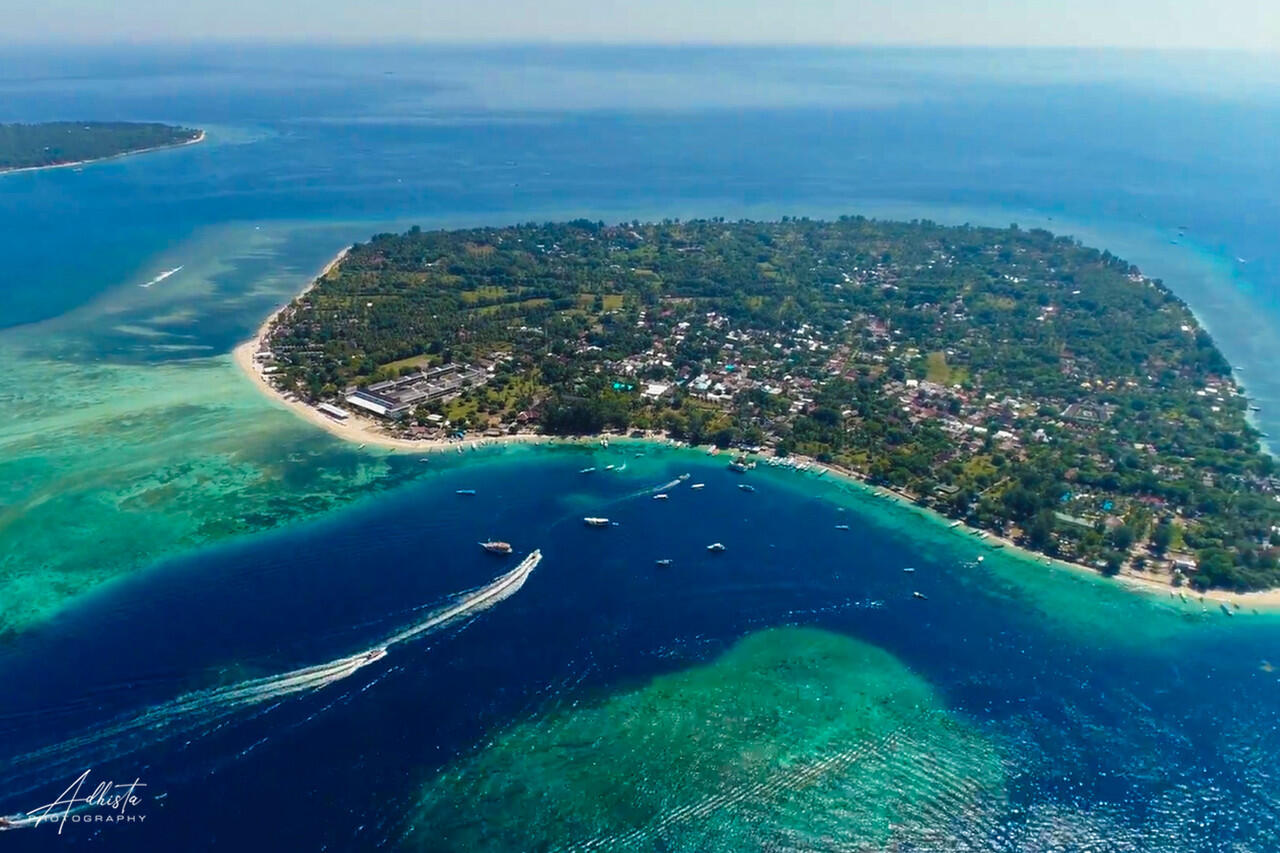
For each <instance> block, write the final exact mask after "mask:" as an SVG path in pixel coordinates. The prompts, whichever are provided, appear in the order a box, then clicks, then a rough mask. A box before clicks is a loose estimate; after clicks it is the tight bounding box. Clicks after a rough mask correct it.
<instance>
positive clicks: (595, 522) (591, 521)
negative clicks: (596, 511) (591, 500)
mask: <svg viewBox="0 0 1280 853" xmlns="http://www.w3.org/2000/svg"><path fill="white" fill-rule="evenodd" d="M582 523H583V524H585V525H587V527H608V526H609V519H607V518H597V517H595V516H593V515H588V516H587V517H585V518H584V519H582Z"/></svg>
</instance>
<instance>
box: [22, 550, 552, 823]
mask: <svg viewBox="0 0 1280 853" xmlns="http://www.w3.org/2000/svg"><path fill="white" fill-rule="evenodd" d="M541 561H542V552H541V551H537V550H535V551H533V552H532V553H531V554H529V556H527V557H525V558H524V560H522V561H521V562H520V564H519V565H518V566H516V567H515V568H513V569H512V570H511V571H509V572H507V573H506V574H504V575H501V576H500V577H498V578H495V579H494V580H493V581H491V582H490V583H488V584H486V585H485V586H482V587H480V588H478V589H475V590H472V591H470V592H466V593H463V594H461V595H459V596H457V597H456V598H455V599H454V601H453V603H452V604H449V605H447V606H445V607H443V608H440V609H438V610H436V611H434V612H432V613H431V614H430V615H429V616H427V618H425V619H423V620H421V621H419V622H416V623H414V624H412V625H410V626H408V627H407V628H403V629H401V630H400V631H397V632H396V633H394V634H392V635H390V636H388V637H386V638H385V639H383V640H381V641H380V642H378V643H376V644H375V645H373V646H371V647H369V648H367V649H364V650H363V651H359V652H356V653H355V654H350V655H346V656H345V657H341V658H337V659H336V660H331V661H328V662H326V663H321V664H315V665H313V666H306V667H302V668H301V669H294V670H290V671H288V672H282V673H279V674H276V675H269V676H263V677H260V678H251V679H247V680H245V681H241V682H238V683H236V684H231V685H227V686H223V687H213V688H206V689H203V690H196V691H193V692H191V693H185V694H183V695H181V696H178V697H176V698H174V699H171V700H169V701H167V702H162V703H160V704H158V705H153V706H151V707H150V708H147V709H145V710H143V711H141V712H135V713H132V714H130V715H126V716H123V717H118V718H116V719H115V720H113V721H110V722H108V723H106V724H104V725H101V726H94V727H92V728H91V729H88V730H86V731H83V732H81V733H80V734H77V735H75V736H73V737H71V738H68V739H66V740H63V741H60V742H59V743H56V744H53V745H50V746H47V747H43V748H41V749H37V750H34V751H32V752H28V753H26V754H24V755H19V756H16V757H14V758H12V759H9V760H8V762H7V767H6V768H5V772H3V773H2V774H0V781H2V782H3V786H4V792H5V794H14V793H20V792H22V791H24V790H30V789H31V788H32V787H35V786H36V785H40V784H45V783H46V782H47V781H48V780H49V779H50V778H59V777H58V776H57V773H58V771H59V769H60V768H62V767H63V766H64V765H74V766H76V767H80V768H83V767H89V766H93V765H94V764H95V763H101V762H104V761H108V760H111V759H114V758H117V757H119V756H122V755H126V754H128V753H130V752H133V751H135V750H137V749H140V748H142V747H144V746H149V745H152V744H154V743H157V742H159V741H161V740H172V739H175V738H178V737H186V738H187V742H188V743H189V742H190V741H191V740H193V739H195V738H197V737H199V736H200V735H201V734H203V733H208V732H210V731H213V730H215V729H217V728H220V727H221V726H222V725H223V724H224V723H225V721H226V720H227V718H229V717H231V716H232V715H234V714H236V713H238V712H242V711H244V710H246V709H250V708H254V707H257V706H263V705H266V704H267V703H272V702H279V701H280V700H282V699H285V698H287V697H289V696H294V695H297V694H301V693H313V692H315V691H318V690H321V689H323V688H325V687H328V686H330V685H332V684H335V683H337V682H339V681H342V680H344V679H347V678H350V677H351V676H353V675H355V674H356V673H357V672H359V671H360V670H362V669H364V668H365V667H367V666H370V665H372V664H374V663H377V662H378V661H380V660H382V659H383V658H385V657H386V656H387V654H388V651H389V650H390V649H391V648H392V647H394V646H397V645H400V644H402V643H406V642H408V641H410V640H413V639H415V638H417V637H420V636H423V635H425V634H429V633H431V632H433V631H436V630H439V629H441V628H443V627H445V626H447V625H449V624H451V623H453V622H456V621H458V620H459V619H462V618H463V617H467V616H472V615H474V614H476V613H478V612H479V611H481V610H484V609H486V608H489V607H492V606H493V605H495V604H497V603H498V602H500V601H502V600H504V599H506V598H509V597H510V596H512V595H514V594H515V593H516V592H517V591H519V590H520V588H521V587H522V586H524V583H525V581H526V580H528V578H529V575H530V574H531V573H532V572H533V570H534V569H535V568H537V566H538V564H539V563H540V562H541ZM264 710H265V709H264ZM23 817H24V816H23V815H10V816H8V818H7V819H8V820H9V822H10V825H11V826H14V827H17V826H22V825H24V824H23V823H22V819H23Z"/></svg>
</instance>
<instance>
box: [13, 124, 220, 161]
mask: <svg viewBox="0 0 1280 853" xmlns="http://www.w3.org/2000/svg"><path fill="white" fill-rule="evenodd" d="M203 139H204V131H202V130H197V129H195V128H190V127H175V126H173V125H168V124H155V123H142V122H125V121H112V122H80V121H57V122H44V123H40V124H0V172H11V171H17V170H21V169H48V168H53V167H55V166H72V165H78V164H81V163H90V162H93V161H95V160H106V159H108V158H111V157H119V156H122V155H125V154H138V153H140V152H143V151H152V150H155V149H157V148H171V147H173V146H175V145H189V144H191V143H193V142H200V141H202V140H203Z"/></svg>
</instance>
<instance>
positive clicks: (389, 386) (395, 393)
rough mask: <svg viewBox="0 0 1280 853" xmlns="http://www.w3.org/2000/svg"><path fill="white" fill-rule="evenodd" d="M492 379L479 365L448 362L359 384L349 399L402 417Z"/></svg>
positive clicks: (367, 408)
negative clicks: (366, 383) (426, 404)
mask: <svg viewBox="0 0 1280 853" xmlns="http://www.w3.org/2000/svg"><path fill="white" fill-rule="evenodd" d="M488 379H489V374H488V373H487V372H486V371H484V370H482V369H480V368H478V367H472V366H471V365H469V364H446V365H443V366H441V367H433V368H431V369H430V370H422V371H419V372H417V373H410V374H409V375H407V376H401V377H400V378H399V379H388V380H386V381H385V382H375V383H374V384H372V385H366V386H363V387H360V388H356V389H354V390H351V391H349V392H347V395H346V399H347V402H348V403H349V404H351V405H352V406H355V407H356V408H359V409H363V410H364V411H366V412H371V413H373V414H375V415H377V416H378V417H382V418H399V417H402V416H404V415H405V414H407V413H408V412H410V411H412V410H413V409H414V408H416V407H418V406H420V405H422V404H423V403H430V402H432V401H435V400H444V399H447V398H449V397H454V396H456V395H458V394H461V393H462V392H463V391H464V390H466V389H467V388H474V387H475V386H477V385H483V384H484V383H485V382H487V381H488Z"/></svg>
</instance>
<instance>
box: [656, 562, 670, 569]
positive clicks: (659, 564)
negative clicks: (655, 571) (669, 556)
mask: <svg viewBox="0 0 1280 853" xmlns="http://www.w3.org/2000/svg"><path fill="white" fill-rule="evenodd" d="M674 562H675V561H674V560H655V561H654V564H655V565H658V566H661V567H662V568H664V569H665V568H667V567H668V566H670V565H671V564H672V563H674Z"/></svg>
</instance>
